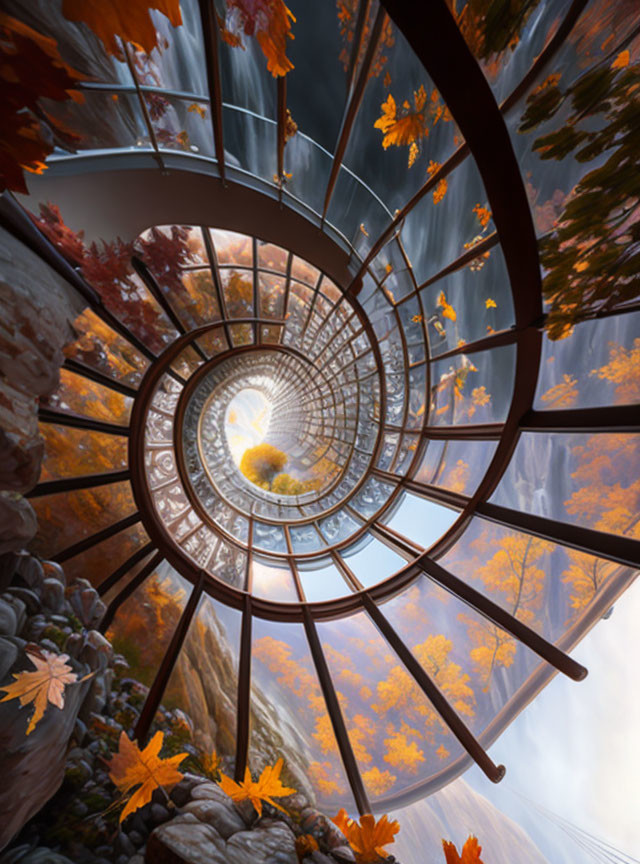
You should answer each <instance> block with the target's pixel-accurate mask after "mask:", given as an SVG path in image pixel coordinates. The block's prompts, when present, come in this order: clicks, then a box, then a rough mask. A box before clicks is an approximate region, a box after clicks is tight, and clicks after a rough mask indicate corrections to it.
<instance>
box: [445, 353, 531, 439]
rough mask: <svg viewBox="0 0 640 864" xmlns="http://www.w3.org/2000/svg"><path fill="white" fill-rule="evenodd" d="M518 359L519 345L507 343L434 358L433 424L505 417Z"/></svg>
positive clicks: (494, 419) (491, 421)
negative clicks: (469, 352)
mask: <svg viewBox="0 0 640 864" xmlns="http://www.w3.org/2000/svg"><path fill="white" fill-rule="evenodd" d="M515 360H516V349H515V347H514V346H513V345H507V346H505V347H503V348H494V349H493V350H492V351H478V352H476V353H475V354H469V355H466V354H456V355H455V356H454V357H449V358H448V359H445V360H436V361H435V362H433V363H432V364H431V407H430V413H429V424H430V425H432V426H441V425H447V426H448V425H457V424H460V423H473V424H476V423H496V422H501V421H503V420H504V419H505V418H506V416H507V413H508V411H509V404H510V402H511V396H512V393H513V379H514V375H515Z"/></svg>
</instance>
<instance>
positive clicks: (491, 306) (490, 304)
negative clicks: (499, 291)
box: [484, 297, 498, 309]
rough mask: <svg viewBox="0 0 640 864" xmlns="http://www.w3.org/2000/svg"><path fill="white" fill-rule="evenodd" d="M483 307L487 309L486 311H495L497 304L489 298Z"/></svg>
mask: <svg viewBox="0 0 640 864" xmlns="http://www.w3.org/2000/svg"><path fill="white" fill-rule="evenodd" d="M484 305H485V306H486V307H487V309H497V308H498V304H497V303H496V301H495V300H492V299H491V297H487V299H486V300H485V301H484Z"/></svg>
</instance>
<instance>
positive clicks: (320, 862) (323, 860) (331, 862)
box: [305, 849, 336, 864]
mask: <svg viewBox="0 0 640 864" xmlns="http://www.w3.org/2000/svg"><path fill="white" fill-rule="evenodd" d="M305 861H313V864H336V862H335V859H334V858H329V856H328V855H325V854H324V852H320V850H319V849H315V850H314V851H313V852H312V853H311V855H310V857H309V858H305Z"/></svg>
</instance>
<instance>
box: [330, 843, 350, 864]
mask: <svg viewBox="0 0 640 864" xmlns="http://www.w3.org/2000/svg"><path fill="white" fill-rule="evenodd" d="M331 854H332V855H333V857H334V858H335V859H336V861H339V862H340V864H343V862H344V864H351V862H353V861H355V860H356V856H355V855H354V854H353V849H352V848H351V846H336V847H335V848H334V849H332V850H331Z"/></svg>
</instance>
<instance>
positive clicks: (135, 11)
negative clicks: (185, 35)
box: [62, 0, 182, 60]
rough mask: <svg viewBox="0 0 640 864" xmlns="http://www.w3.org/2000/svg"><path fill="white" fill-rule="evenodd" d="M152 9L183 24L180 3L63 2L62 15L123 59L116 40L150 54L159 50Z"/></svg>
mask: <svg viewBox="0 0 640 864" xmlns="http://www.w3.org/2000/svg"><path fill="white" fill-rule="evenodd" d="M149 9H157V10H158V11H159V12H162V13H163V14H164V15H166V16H167V18H168V19H169V21H171V23H172V24H173V26H174V27H179V26H180V25H181V24H182V15H181V13H180V0H109V2H108V3H105V2H104V0H63V3H62V14H63V15H64V17H65V18H67V19H68V20H69V21H82V22H84V23H85V24H87V25H88V26H89V27H90V28H91V29H92V30H93V32H94V33H95V34H96V36H97V37H98V38H99V39H100V40H101V41H102V44H103V45H104V47H105V50H106V51H107V53H109V54H113V56H114V57H117V58H118V59H119V60H124V56H123V53H122V47H121V45H120V43H119V41H118V39H117V37H118V36H120V38H121V39H123V40H124V41H125V42H133V44H134V45H135V46H136V47H139V48H141V49H142V50H143V51H144V52H146V53H147V54H150V53H151V52H152V51H153V49H154V48H157V47H158V33H157V31H156V28H155V25H154V23H153V21H152V20H151V16H150V14H149Z"/></svg>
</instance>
